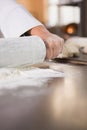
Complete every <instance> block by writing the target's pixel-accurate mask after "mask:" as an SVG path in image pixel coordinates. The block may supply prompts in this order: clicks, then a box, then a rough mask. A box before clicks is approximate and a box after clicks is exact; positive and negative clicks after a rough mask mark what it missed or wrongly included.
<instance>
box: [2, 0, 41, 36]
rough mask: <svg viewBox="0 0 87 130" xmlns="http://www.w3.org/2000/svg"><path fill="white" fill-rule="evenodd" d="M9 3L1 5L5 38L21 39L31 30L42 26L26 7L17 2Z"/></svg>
mask: <svg viewBox="0 0 87 130" xmlns="http://www.w3.org/2000/svg"><path fill="white" fill-rule="evenodd" d="M0 1H4V0H0ZM7 1H9V2H7V4H6V1H5V2H2V3H4V4H1V3H0V18H1V20H0V29H1V32H2V34H3V36H4V37H6V38H8V37H19V36H20V35H22V34H23V33H25V32H26V31H28V30H30V29H31V28H33V27H35V26H38V25H42V23H40V22H39V21H38V20H37V19H35V18H34V17H33V16H32V15H31V14H30V13H29V12H28V11H27V10H26V9H25V8H24V7H22V6H21V5H19V4H17V3H16V2H15V1H10V0H7ZM3 6H4V7H3Z"/></svg>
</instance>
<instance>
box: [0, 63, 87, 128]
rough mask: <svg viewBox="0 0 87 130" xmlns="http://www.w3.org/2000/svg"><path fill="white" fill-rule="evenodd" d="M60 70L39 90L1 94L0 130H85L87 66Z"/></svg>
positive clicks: (69, 66) (29, 88)
mask: <svg viewBox="0 0 87 130" xmlns="http://www.w3.org/2000/svg"><path fill="white" fill-rule="evenodd" d="M55 64H56V66H57V65H58V63H55ZM61 67H62V70H63V71H64V73H65V74H66V75H65V77H61V78H51V80H49V81H47V82H46V83H43V84H42V86H40V87H33V86H29V87H26V86H21V87H20V88H18V89H10V90H9V89H7V90H5V89H4V90H1V92H0V130H87V66H81V65H68V64H64V65H61Z"/></svg>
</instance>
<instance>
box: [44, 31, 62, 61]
mask: <svg viewBox="0 0 87 130" xmlns="http://www.w3.org/2000/svg"><path fill="white" fill-rule="evenodd" d="M44 42H45V45H46V48H47V53H46V58H47V59H53V58H56V57H57V56H58V55H59V54H60V53H61V52H62V50H63V45H64V40H63V39H62V38H60V37H59V36H57V35H55V34H52V33H50V34H49V36H48V37H46V38H45V39H44Z"/></svg>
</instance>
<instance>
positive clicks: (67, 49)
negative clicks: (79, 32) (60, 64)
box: [62, 37, 87, 58]
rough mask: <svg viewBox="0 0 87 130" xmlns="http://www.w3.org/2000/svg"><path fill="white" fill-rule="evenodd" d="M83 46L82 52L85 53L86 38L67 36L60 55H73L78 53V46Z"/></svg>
mask: <svg viewBox="0 0 87 130" xmlns="http://www.w3.org/2000/svg"><path fill="white" fill-rule="evenodd" d="M82 47H84V49H83V53H87V38H83V37H73V38H69V39H68V40H67V41H66V42H65V45H64V48H63V52H62V57H63V58H66V57H74V56H76V57H77V56H79V55H80V48H82Z"/></svg>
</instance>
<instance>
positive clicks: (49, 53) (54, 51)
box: [29, 25, 64, 59]
mask: <svg viewBox="0 0 87 130" xmlns="http://www.w3.org/2000/svg"><path fill="white" fill-rule="evenodd" d="M29 33H30V34H31V35H37V36H39V37H41V39H42V40H43V41H44V43H45V46H46V59H54V58H56V57H57V56H58V55H59V54H60V53H61V52H62V50H63V44H64V40H63V39H62V38H61V37H59V36H57V35H55V34H52V33H50V32H49V31H48V30H47V29H46V28H45V27H44V26H42V25H40V26H37V27H34V28H32V29H31V30H30V31H29Z"/></svg>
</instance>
